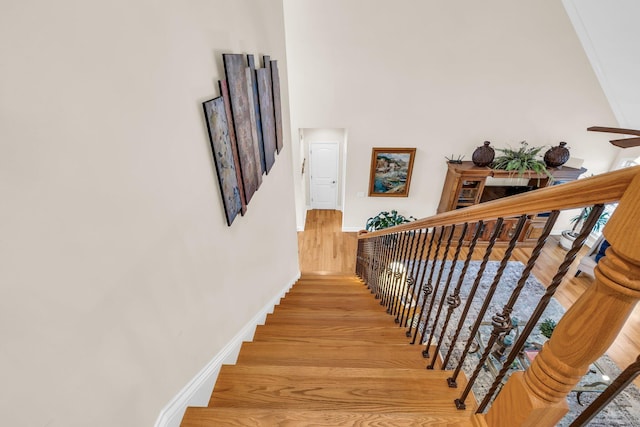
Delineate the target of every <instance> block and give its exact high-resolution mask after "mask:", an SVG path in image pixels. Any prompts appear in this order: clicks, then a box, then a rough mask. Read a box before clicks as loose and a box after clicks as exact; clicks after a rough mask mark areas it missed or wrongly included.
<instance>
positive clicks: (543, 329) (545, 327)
mask: <svg viewBox="0 0 640 427" xmlns="http://www.w3.org/2000/svg"><path fill="white" fill-rule="evenodd" d="M556 325H557V324H556V321H555V320H553V319H549V318H547V319H544V320H543V321H542V323H540V326H539V328H540V333H541V334H542V335H544V336H545V337H547V339H549V338H551V334H553V330H554V329H555V328H556Z"/></svg>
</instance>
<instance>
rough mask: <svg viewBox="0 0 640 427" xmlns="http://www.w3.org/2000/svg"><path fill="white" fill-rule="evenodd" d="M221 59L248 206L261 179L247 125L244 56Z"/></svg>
mask: <svg viewBox="0 0 640 427" xmlns="http://www.w3.org/2000/svg"><path fill="white" fill-rule="evenodd" d="M222 59H223V61H224V70H225V74H226V76H227V83H228V85H229V101H230V103H231V112H232V116H233V126H234V128H235V134H236V141H237V143H238V158H239V160H240V170H241V172H242V183H243V184H244V194H245V199H246V202H247V204H248V203H249V202H250V201H251V197H253V194H254V193H255V192H256V190H257V189H258V187H259V185H260V180H259V178H261V177H262V167H261V165H260V158H259V156H258V160H257V161H256V151H255V150H256V148H255V145H256V144H255V142H254V139H253V129H252V124H251V111H250V104H249V90H248V88H247V74H246V65H245V61H244V55H241V54H223V55H222Z"/></svg>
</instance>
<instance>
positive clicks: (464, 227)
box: [423, 222, 468, 369]
mask: <svg viewBox="0 0 640 427" xmlns="http://www.w3.org/2000/svg"><path fill="white" fill-rule="evenodd" d="M467 227H468V223H466V222H465V223H464V224H463V225H462V233H460V238H459V239H458V246H456V251H455V253H454V254H453V259H452V260H451V266H450V267H449V275H448V276H447V282H446V283H445V287H444V289H443V290H442V296H441V297H440V304H439V305H438V311H437V313H436V317H435V319H434V320H433V330H432V332H431V335H429V342H427V345H426V347H425V349H424V351H426V352H427V357H429V347H431V340H432V339H433V336H434V335H435V332H436V327H437V326H438V321H439V320H440V313H442V308H443V307H444V302H445V299H446V298H447V292H449V286H450V284H451V278H452V277H453V270H454V267H455V265H456V264H457V262H458V257H459V256H460V250H461V249H462V242H463V241H464V237H465V235H466V234H467ZM451 236H453V229H452V230H451ZM449 240H451V237H449ZM458 282H460V280H458ZM447 320H448V319H447ZM446 328H447V324H446V323H445V324H444V325H443V329H442V332H441V333H440V339H439V340H438V346H437V347H436V350H435V352H434V353H433V354H434V357H433V359H432V360H431V364H430V365H429V366H427V369H433V367H434V366H435V364H436V359H437V354H438V350H439V349H440V343H441V342H442V337H443V336H444V333H445V331H446ZM423 354H424V353H423Z"/></svg>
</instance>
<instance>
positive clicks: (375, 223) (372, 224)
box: [365, 210, 415, 231]
mask: <svg viewBox="0 0 640 427" xmlns="http://www.w3.org/2000/svg"><path fill="white" fill-rule="evenodd" d="M410 221H415V218H414V217H412V216H410V217H409V218H406V217H405V216H403V215H400V214H399V213H398V211H396V210H392V211H391V212H390V213H389V212H386V211H383V212H380V213H379V214H378V215H376V216H374V217H371V218H369V219H368V220H367V225H366V226H365V229H366V230H367V231H376V230H382V229H383V228H389V227H393V226H395V225H400V224H404V223H405V222H410Z"/></svg>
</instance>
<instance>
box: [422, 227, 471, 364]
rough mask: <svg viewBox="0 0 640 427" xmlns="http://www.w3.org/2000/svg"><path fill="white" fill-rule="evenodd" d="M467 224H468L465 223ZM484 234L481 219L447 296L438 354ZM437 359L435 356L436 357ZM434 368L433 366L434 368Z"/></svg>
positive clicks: (452, 343) (451, 345)
mask: <svg viewBox="0 0 640 427" xmlns="http://www.w3.org/2000/svg"><path fill="white" fill-rule="evenodd" d="M465 225H468V223H467V224H465ZM481 235H482V221H480V222H479V223H478V224H477V226H476V232H475V234H474V236H473V238H472V239H471V243H470V244H469V249H468V251H467V259H466V260H465V262H464V265H463V267H462V271H461V272H460V276H459V277H458V283H457V284H456V287H455V289H454V290H453V293H452V294H451V295H450V296H449V297H448V298H447V305H448V306H449V307H448V310H447V316H446V318H445V320H444V324H443V326H442V333H441V334H440V339H439V340H438V344H437V346H436V349H435V352H436V354H438V351H440V347H441V345H442V342H443V341H444V336H445V334H446V330H447V327H448V326H449V320H450V319H451V315H452V314H453V310H455V309H456V308H458V307H459V306H460V288H462V284H463V283H464V278H465V276H466V274H467V269H468V268H469V264H470V263H471V259H472V258H473V252H474V250H475V248H476V244H477V243H478V239H479V238H480V236H481ZM455 344H456V343H455V341H454V342H451V343H450V348H451V347H453V346H454V345H455ZM434 360H435V358H434ZM432 369H433V368H432ZM441 369H442V370H444V369H445V365H444V364H443V365H442V367H441Z"/></svg>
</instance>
